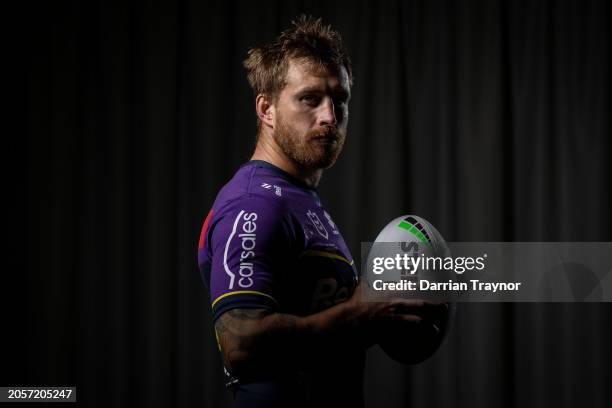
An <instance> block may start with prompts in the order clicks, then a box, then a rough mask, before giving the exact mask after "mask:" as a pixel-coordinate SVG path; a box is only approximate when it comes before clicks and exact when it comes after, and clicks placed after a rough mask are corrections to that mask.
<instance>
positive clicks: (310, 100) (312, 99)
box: [302, 95, 321, 105]
mask: <svg viewBox="0 0 612 408" xmlns="http://www.w3.org/2000/svg"><path fill="white" fill-rule="evenodd" d="M320 100H321V98H319V97H318V96H315V95H305V96H302V101H304V102H306V103H307V104H309V105H318V104H319V101H320Z"/></svg>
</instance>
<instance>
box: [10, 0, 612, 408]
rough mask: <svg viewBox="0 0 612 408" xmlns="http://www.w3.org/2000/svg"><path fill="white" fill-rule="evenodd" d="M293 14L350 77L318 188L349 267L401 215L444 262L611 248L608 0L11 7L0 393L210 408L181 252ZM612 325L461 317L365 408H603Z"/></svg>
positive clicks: (236, 149)
mask: <svg viewBox="0 0 612 408" xmlns="http://www.w3.org/2000/svg"><path fill="white" fill-rule="evenodd" d="M302 12H306V13H310V14H313V15H317V16H322V17H324V19H325V20H326V21H327V22H329V23H332V24H333V25H334V26H335V27H336V28H337V29H339V30H340V31H341V33H342V34H343V37H344V39H345V42H346V44H347V48H348V49H349V51H350V53H351V56H352V59H353V64H354V68H355V85H354V88H353V97H352V100H351V103H350V111H351V118H350V123H349V139H348V141H347V145H346V147H345V151H344V153H343V155H342V156H341V158H340V160H339V162H338V163H337V165H336V166H335V167H334V168H333V169H331V170H329V171H328V172H327V173H326V174H325V176H324V178H323V181H322V184H321V186H320V193H321V196H322V199H323V201H324V202H325V204H326V206H327V207H328V210H329V212H330V213H331V214H332V215H333V216H334V219H335V221H336V222H337V224H338V225H339V226H340V228H341V230H342V231H343V234H344V236H345V239H346V240H347V242H348V244H349V246H350V248H351V249H352V251H353V254H354V255H355V256H358V254H359V247H360V242H361V241H369V240H372V239H373V238H374V237H375V236H376V233H377V232H378V230H379V229H380V228H382V227H383V226H384V225H385V224H386V223H387V222H388V221H389V220H391V219H392V218H394V217H396V216H398V215H401V214H407V213H411V214H417V215H420V216H423V217H424V218H426V219H428V220H429V221H430V222H432V223H433V224H434V225H436V226H437V228H438V229H439V230H440V231H441V233H442V234H443V235H444V236H445V238H446V239H447V240H449V241H611V240H612V228H611V227H612V218H611V215H610V208H612V198H611V188H610V187H611V180H612V179H611V176H610V174H612V171H611V170H612V169H611V167H612V166H611V165H610V160H609V155H610V152H611V151H610V136H611V134H610V133H611V132H610V130H611V126H610V117H611V115H610V93H611V92H610V90H611V88H610V71H611V67H610V40H609V38H610V27H609V23H610V6H609V5H608V4H606V2H605V1H575V2H561V1H514V2H501V1H487V0H482V1H457V2H453V1H426V0H423V1H399V0H397V1H380V2H366V1H361V2H352V1H343V2H328V1H276V0H275V1H267V2H246V1H245V2H230V1H214V2H209V1H202V0H199V1H196V0H182V1H178V0H177V1H162V0H158V1H152V2H136V1H131V2H128V1H121V2H107V1H74V2H68V3H66V2H45V3H42V4H31V3H25V4H23V5H22V6H21V8H20V10H19V13H18V14H15V15H11V16H5V18H6V19H14V18H18V20H17V21H18V23H19V26H20V29H19V30H18V31H16V32H13V33H12V34H10V35H9V36H8V39H9V41H14V40H17V41H18V42H17V44H18V55H19V58H18V59H19V61H20V62H22V63H24V65H25V66H24V68H23V69H22V70H21V72H20V75H19V76H17V77H15V78H17V79H13V78H10V79H9V82H13V81H16V82H15V83H13V84H12V85H16V86H17V87H18V88H19V93H20V95H21V96H22V98H20V99H19V101H23V104H21V105H20V106H23V107H25V114H26V116H25V121H24V122H23V129H24V130H22V131H20V132H19V133H18V137H17V138H16V139H20V140H21V139H22V141H21V142H19V143H22V145H20V146H21V147H20V150H19V154H18V155H17V156H18V158H19V159H20V160H21V164H20V166H18V167H13V168H12V169H13V170H12V171H11V172H10V173H9V174H7V175H8V177H9V178H19V179H20V180H21V179H23V178H24V177H25V180H23V182H20V183H19V188H20V190H19V191H20V192H21V193H20V194H18V195H15V196H13V197H14V198H15V199H14V200H12V201H11V202H12V203H14V204H15V207H16V208H15V212H14V213H8V214H5V216H6V217H7V219H8V220H7V221H8V223H9V224H10V225H13V224H15V225H16V227H17V228H16V230H15V231H16V232H15V233H14V234H11V233H8V232H5V233H6V235H7V236H8V237H9V238H12V239H13V242H12V245H11V246H8V247H5V248H8V249H9V252H10V253H9V254H8V257H7V259H8V260H9V261H7V263H6V265H7V267H8V268H10V271H9V273H7V274H6V276H7V277H8V276H9V275H11V276H13V277H15V279H16V283H15V284H11V285H9V284H5V285H3V286H4V287H3V292H4V293H5V296H4V300H6V301H7V302H6V303H7V306H6V307H5V308H4V310H3V316H5V317H6V319H5V322H8V323H6V324H7V326H5V327H6V330H5V329H3V338H4V340H7V341H9V343H10V345H11V347H10V348H8V349H7V351H8V352H7V356H6V359H5V360H4V362H3V363H1V364H0V366H2V375H3V384H0V385H76V386H77V387H78V399H79V405H80V406H84V407H108V406H112V407H129V406H135V405H136V406H140V405H143V406H147V407H170V406H177V407H223V406H227V404H228V403H229V400H230V398H229V394H228V392H227V390H226V389H224V387H223V385H222V378H223V376H222V366H221V361H220V356H219V354H218V352H217V349H216V345H215V342H214V335H213V330H212V325H211V317H210V306H209V299H208V294H207V293H206V291H205V290H204V287H203V285H202V283H201V281H200V277H199V274H198V270H197V264H196V246H197V240H198V234H199V231H200V227H201V224H202V221H203V219H204V216H205V215H206V213H207V211H208V208H209V206H210V205H211V204H212V201H213V199H214V197H215V195H216V193H217V191H218V190H219V188H220V187H221V186H222V185H223V184H224V183H225V182H226V181H227V180H228V179H229V178H230V177H231V176H232V174H233V172H234V171H235V170H236V169H237V167H238V166H239V165H240V164H241V163H243V162H244V161H246V160H248V158H249V156H250V154H251V152H252V150H253V145H254V135H255V117H254V101H253V97H252V95H251V91H250V89H249V88H248V85H247V82H246V79H245V73H244V71H243V69H242V67H241V61H242V59H243V58H244V57H245V54H246V51H247V49H248V47H249V46H251V45H256V44H261V43H263V42H266V41H268V40H270V39H272V38H273V37H274V36H275V35H276V34H277V33H279V31H280V30H281V29H283V28H284V27H286V26H287V25H288V23H289V21H290V19H291V18H292V17H295V16H296V15H298V14H300V13H302ZM13 37H14V38H13ZM24 76H25V79H24V81H23V82H21V83H19V82H18V79H19V78H23V77H24ZM23 134H25V138H21V135H23ZM8 153H9V155H10V154H11V153H10V152H8ZM24 158H25V165H26V170H25V171H23V159H24ZM18 169H21V170H18ZM5 282H8V280H6V281H5ZM611 317H612V307H611V306H610V304H609V303H599V304H584V303H567V304H509V303H508V304H502V303H494V304H491V303H489V304H463V305H461V309H460V313H459V315H458V317H457V320H456V322H455V325H454V327H453V330H452V332H451V333H450V336H449V337H448V338H447V340H446V342H445V343H444V345H443V346H442V348H441V349H440V350H439V352H438V353H437V354H436V355H435V356H434V357H432V358H431V359H430V360H428V361H427V362H425V363H423V364H421V365H417V366H413V367H404V366H401V365H399V364H396V363H395V362H393V361H391V360H389V359H388V358H387V357H386V356H385V355H384V353H383V352H382V351H380V349H378V348H373V349H372V350H370V351H369V353H368V361H367V371H366V376H365V383H366V400H367V403H368V406H370V407H378V406H385V407H403V406H410V407H443V406H444V407H446V406H459V407H463V406H465V407H489V406H508V407H513V406H554V407H565V406H589V407H595V406H597V407H604V406H611V404H612V395H611V394H612V393H611V392H610V382H611V380H612V351H611V347H610V345H611V344H612V329H611V324H612V319H611ZM9 324H10V326H8V325H9ZM339 392H343V391H342V390H339Z"/></svg>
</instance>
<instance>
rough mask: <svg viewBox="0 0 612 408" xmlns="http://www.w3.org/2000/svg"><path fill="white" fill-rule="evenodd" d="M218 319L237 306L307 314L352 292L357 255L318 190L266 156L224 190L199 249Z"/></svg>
mask: <svg viewBox="0 0 612 408" xmlns="http://www.w3.org/2000/svg"><path fill="white" fill-rule="evenodd" d="M198 264H199V267H200V273H201V275H202V279H203V280H204V283H205V285H206V286H207V289H208V290H209V293H210V300H211V305H212V313H213V319H214V320H216V319H217V318H218V317H219V316H220V315H221V314H222V313H224V312H226V311H227V310H230V309H233V308H265V309H268V310H273V311H277V312H283V313H291V314H295V315H308V314H312V313H315V312H317V311H320V310H323V309H325V308H328V307H330V306H332V305H334V304H336V303H339V302H342V301H344V300H346V299H348V298H349V297H350V296H351V294H352V293H353V290H354V288H355V286H356V283H357V274H356V271H355V268H354V262H353V258H352V257H351V254H350V253H349V250H348V248H347V247H346V244H345V242H344V239H343V238H342V235H341V234H340V232H339V231H338V228H337V226H336V224H334V222H333V220H332V218H331V217H330V215H329V214H328V213H327V212H326V211H325V209H324V208H323V206H322V204H321V201H320V199H319V196H318V194H317V192H316V190H314V189H311V188H309V187H307V186H306V185H305V184H304V183H303V182H301V181H300V180H298V179H296V178H294V177H293V176H291V175H289V174H288V173H286V172H284V171H283V170H281V169H279V168H277V167H275V166H273V165H271V164H269V163H267V162H264V161H259V160H253V161H250V162H248V163H246V164H244V165H243V166H242V167H240V169H239V170H238V171H237V172H236V174H235V175H234V177H233V178H232V179H231V180H230V181H229V183H227V184H226V185H225V186H224V187H223V188H222V189H221V191H220V192H219V194H218V195H217V198H216V199H215V202H214V204H213V206H212V209H211V210H210V212H209V214H208V217H207V218H206V221H205V222H204V227H203V228H202V234H201V236H200V243H199V248H198Z"/></svg>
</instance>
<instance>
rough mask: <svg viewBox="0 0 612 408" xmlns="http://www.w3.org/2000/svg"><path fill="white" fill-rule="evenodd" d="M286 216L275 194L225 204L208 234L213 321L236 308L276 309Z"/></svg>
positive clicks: (287, 242) (287, 233) (286, 242)
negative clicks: (276, 292)
mask: <svg viewBox="0 0 612 408" xmlns="http://www.w3.org/2000/svg"><path fill="white" fill-rule="evenodd" d="M287 218H288V214H286V212H285V211H284V210H283V206H282V205H281V204H280V202H279V201H274V199H273V198H271V199H267V198H262V197H258V196H251V195H246V196H244V197H242V198H240V199H238V200H234V201H233V202H232V203H231V204H228V205H227V206H226V208H224V210H223V211H222V214H220V216H219V218H218V219H217V220H216V222H215V224H214V225H213V226H212V230H211V234H210V235H209V236H210V238H211V249H212V265H211V273H210V298H211V302H212V312H213V321H214V320H216V319H217V318H218V317H219V316H220V315H221V314H223V313H224V312H226V311H228V310H230V309H234V308H263V309H268V310H276V309H277V308H278V303H277V299H276V297H275V290H276V287H277V284H278V273H279V269H281V268H280V266H281V265H282V262H283V261H282V260H283V258H284V255H286V254H287V253H288V251H289V250H290V248H291V242H292V232H291V228H290V223H289V222H288V219H287Z"/></svg>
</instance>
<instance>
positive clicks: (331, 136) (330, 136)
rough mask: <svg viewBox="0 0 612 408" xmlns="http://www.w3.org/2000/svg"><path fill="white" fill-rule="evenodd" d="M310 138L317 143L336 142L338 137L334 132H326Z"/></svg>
mask: <svg viewBox="0 0 612 408" xmlns="http://www.w3.org/2000/svg"><path fill="white" fill-rule="evenodd" d="M312 139H313V140H315V141H317V142H319V143H337V142H338V140H339V139H340V137H339V136H338V134H337V133H336V132H326V133H323V134H320V135H316V136H313V137H312Z"/></svg>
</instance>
